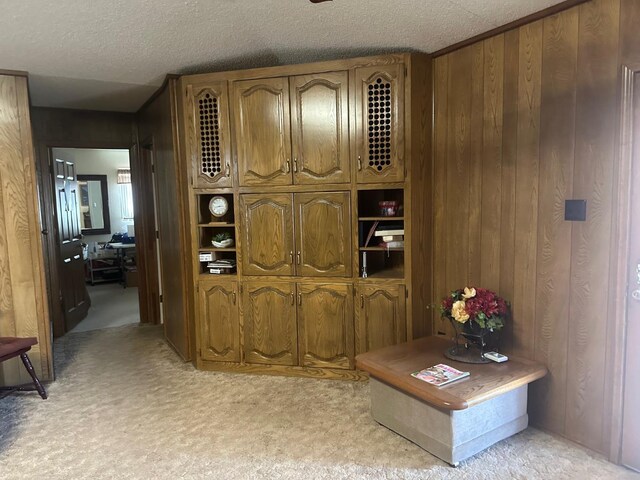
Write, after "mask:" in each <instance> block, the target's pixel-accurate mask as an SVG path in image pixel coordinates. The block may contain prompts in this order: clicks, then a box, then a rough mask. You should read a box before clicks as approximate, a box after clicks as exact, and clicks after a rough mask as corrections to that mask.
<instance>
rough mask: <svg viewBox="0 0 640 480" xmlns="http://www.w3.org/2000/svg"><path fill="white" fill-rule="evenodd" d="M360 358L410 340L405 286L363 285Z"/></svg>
mask: <svg viewBox="0 0 640 480" xmlns="http://www.w3.org/2000/svg"><path fill="white" fill-rule="evenodd" d="M356 302H357V305H356V308H355V311H356V355H358V354H360V353H364V352H368V351H369V350H377V349H379V348H383V347H388V346H389V345H396V344H398V343H402V342H405V341H406V340H407V324H406V318H405V287H404V285H359V286H358V287H357V290H356Z"/></svg>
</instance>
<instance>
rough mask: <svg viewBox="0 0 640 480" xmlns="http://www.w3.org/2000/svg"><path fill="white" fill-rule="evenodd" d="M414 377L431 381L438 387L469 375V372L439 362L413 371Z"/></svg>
mask: <svg viewBox="0 0 640 480" xmlns="http://www.w3.org/2000/svg"><path fill="white" fill-rule="evenodd" d="M411 376H412V377H415V378H417V379H418V380H422V381H423V382H427V383H430V384H431V385H435V386H436V387H442V386H443V385H447V384H449V383H451V382H455V381H456V380H460V379H461V378H465V377H468V376H469V372H461V371H460V370H457V369H455V368H453V367H450V366H449V365H445V364H444V363H439V364H438V365H434V366H433V367H429V368H425V369H424V370H420V371H419V372H413V373H412V374H411Z"/></svg>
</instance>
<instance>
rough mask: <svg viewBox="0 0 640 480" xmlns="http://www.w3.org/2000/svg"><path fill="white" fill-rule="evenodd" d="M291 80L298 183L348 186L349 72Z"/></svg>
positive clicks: (301, 76)
mask: <svg viewBox="0 0 640 480" xmlns="http://www.w3.org/2000/svg"><path fill="white" fill-rule="evenodd" d="M289 81H290V84H291V143H292V151H293V166H292V168H293V178H294V183H296V184H303V185H306V184H318V183H348V182H349V181H350V180H351V173H350V162H349V95H348V86H349V76H348V74H347V72H328V73H322V74H316V75H300V76H297V77H291V79H290V80H289Z"/></svg>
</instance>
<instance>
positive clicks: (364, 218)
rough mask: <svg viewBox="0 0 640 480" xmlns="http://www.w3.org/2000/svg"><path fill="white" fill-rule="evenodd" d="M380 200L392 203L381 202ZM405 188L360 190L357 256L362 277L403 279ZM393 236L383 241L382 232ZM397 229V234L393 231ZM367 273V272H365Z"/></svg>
mask: <svg viewBox="0 0 640 480" xmlns="http://www.w3.org/2000/svg"><path fill="white" fill-rule="evenodd" d="M381 202H393V203H392V204H391V207H390V206H389V204H386V205H381ZM404 226H405V223H404V190H403V189H401V188H393V189H374V190H358V253H359V255H358V257H359V259H358V260H359V274H360V276H361V277H362V276H365V275H366V277H367V278H369V277H375V278H404V233H405V232H404ZM384 231H388V232H390V233H389V234H388V236H390V237H392V238H390V239H389V240H388V241H390V242H392V243H391V246H389V245H386V243H385V242H384V241H383V236H382V235H380V233H381V232H384ZM391 232H395V233H391ZM365 272H366V273H365Z"/></svg>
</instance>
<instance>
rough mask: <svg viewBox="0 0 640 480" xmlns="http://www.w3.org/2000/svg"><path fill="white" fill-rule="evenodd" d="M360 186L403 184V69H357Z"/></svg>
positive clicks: (384, 67)
mask: <svg viewBox="0 0 640 480" xmlns="http://www.w3.org/2000/svg"><path fill="white" fill-rule="evenodd" d="M356 92H357V96H356V118H355V125H356V155H357V158H356V161H357V165H356V167H357V172H358V174H357V179H358V182H360V183H369V182H374V183H375V182H402V181H403V180H404V162H405V159H404V65H402V64H396V65H386V66H378V67H365V68H358V69H356Z"/></svg>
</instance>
